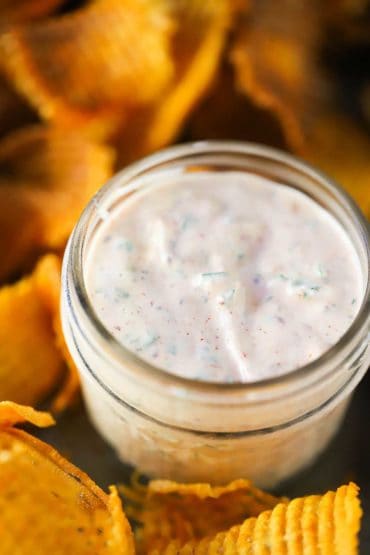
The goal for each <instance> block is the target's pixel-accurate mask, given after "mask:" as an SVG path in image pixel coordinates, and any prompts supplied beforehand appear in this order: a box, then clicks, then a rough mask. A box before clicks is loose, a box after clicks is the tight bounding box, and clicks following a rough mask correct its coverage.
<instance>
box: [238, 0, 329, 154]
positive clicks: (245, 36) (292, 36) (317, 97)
mask: <svg viewBox="0 0 370 555" xmlns="http://www.w3.org/2000/svg"><path fill="white" fill-rule="evenodd" d="M318 15H319V14H318V12H317V10H316V9H315V6H314V3H310V2H290V1H289V0H278V1H275V2H270V1H269V0H258V1H257V2H254V4H253V9H252V10H251V14H250V17H248V18H245V19H244V20H241V23H240V26H239V28H238V30H237V32H236V38H235V42H234V44H233V46H232V49H231V54H230V59H231V62H232V64H233V65H234V68H235V73H236V83H237V86H238V87H239V89H240V90H241V91H242V92H243V93H245V94H246V95H247V96H248V97H249V98H250V99H251V101H252V102H254V103H255V104H256V105H257V106H260V107H262V108H266V109H269V110H271V112H272V113H273V114H275V115H276V117H277V118H278V120H279V121H280V124H281V126H282V129H283V131H284V133H285V136H286V139H287V142H288V143H289V144H290V146H291V147H292V148H293V149H294V150H296V151H300V150H301V149H302V146H303V144H304V141H305V128H306V126H307V125H308V124H309V120H310V118H311V117H312V116H314V115H315V113H314V111H315V110H316V109H317V107H320V109H321V106H322V104H323V103H324V101H325V100H326V95H327V94H328V91H327V85H326V83H325V82H324V79H323V76H322V75H321V74H320V72H319V69H318V67H317V62H316V57H317V50H318V46H319V44H320V36H319V32H320V24H319V19H318Z"/></svg>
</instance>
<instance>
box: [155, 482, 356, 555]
mask: <svg viewBox="0 0 370 555" xmlns="http://www.w3.org/2000/svg"><path fill="white" fill-rule="evenodd" d="M361 514H362V511H361V508H360V501H359V498H358V487H357V486H356V485H355V484H352V483H351V484H349V485H348V486H341V487H340V488H338V489H337V491H336V492H332V491H329V492H328V493H325V494H324V495H310V496H308V497H303V498H298V499H294V500H293V501H291V502H290V503H281V504H278V505H276V506H275V508H274V509H273V510H271V511H265V512H263V513H261V514H260V515H259V516H258V517H257V518H249V519H247V520H245V522H243V524H242V525H241V526H234V527H233V528H231V529H230V530H228V531H224V532H221V533H219V534H216V535H214V536H209V537H208V538H203V539H201V540H193V541H190V542H187V543H186V544H183V543H182V542H181V541H180V540H174V541H173V542H171V543H170V544H168V545H167V547H166V548H162V547H160V548H156V547H154V548H153V549H151V550H150V551H149V553H150V555H174V554H176V555H190V554H191V555H198V554H199V555H206V554H209V555H213V554H214V555H216V554H217V555H220V554H223V553H224V554H229V553H230V554H231V553H232V554H234V555H239V554H240V555H256V554H261V555H269V554H271V555H274V554H278V553H281V554H283V553H292V554H294V555H306V554H308V553H310V555H321V554H322V555H323V554H325V555H342V554H343V555H356V554H357V553H358V532H359V529H360V520H361ZM205 518H207V517H206V516H205Z"/></svg>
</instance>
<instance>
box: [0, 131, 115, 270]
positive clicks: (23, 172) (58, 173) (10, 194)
mask: <svg viewBox="0 0 370 555" xmlns="http://www.w3.org/2000/svg"><path fill="white" fill-rule="evenodd" d="M112 164H113V154H112V152H111V150H110V149H109V148H108V147H104V146H102V145H99V144H95V143H92V142H90V141H87V140H86V139H84V138H82V137H80V136H79V135H78V134H76V133H73V132H70V133H65V132H63V131H61V130H55V129H47V128H44V127H42V126H35V127H29V128H24V129H21V130H19V131H16V132H14V133H12V134H11V135H9V136H8V137H7V138H5V139H4V140H3V141H1V142H0V206H1V207H4V208H5V209H4V210H3V211H2V214H1V217H0V252H1V260H0V280H1V279H4V278H5V277H7V276H8V275H9V274H11V273H12V272H14V271H15V270H18V269H19V268H20V267H24V262H25V259H26V258H27V257H29V256H30V255H32V253H33V252H34V251H37V250H40V249H42V248H44V249H45V248H49V247H51V248H57V247H61V246H63V245H64V243H65V241H66V239H67V238H68V235H69V233H70V232H71V230H72V228H73V226H74V224H75V222H76V220H77V218H78V216H79V214H80V212H81V210H82V209H83V208H84V206H85V204H86V203H87V202H88V200H90V198H91V197H92V196H93V194H94V193H95V192H96V190H97V189H98V188H99V187H100V186H101V185H103V184H104V182H105V181H106V180H107V179H108V177H109V176H110V175H111V172H112ZM10 245H11V248H10Z"/></svg>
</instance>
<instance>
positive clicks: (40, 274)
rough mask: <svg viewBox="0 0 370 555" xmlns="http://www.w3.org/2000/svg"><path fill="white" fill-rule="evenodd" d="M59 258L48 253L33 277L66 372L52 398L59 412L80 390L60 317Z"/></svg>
mask: <svg viewBox="0 0 370 555" xmlns="http://www.w3.org/2000/svg"><path fill="white" fill-rule="evenodd" d="M60 274H61V260H60V258H59V257H58V256H57V255H54V254H49V255H47V256H45V257H44V258H43V259H42V260H41V261H40V262H39V264H38V266H37V268H36V272H35V279H36V283H37V287H38V292H39V294H40V296H41V298H42V299H43V301H44V303H45V306H46V307H47V309H48V311H49V313H50V315H51V318H52V325H53V330H54V333H55V343H56V345H57V347H58V349H59V351H60V353H61V355H62V356H63V358H64V360H65V362H66V364H67V369H68V372H67V374H66V375H65V376H64V379H63V383H62V384H61V387H60V388H59V389H58V392H57V394H56V396H55V398H54V400H53V403H52V409H53V411H54V412H61V411H63V410H64V409H65V408H67V407H68V406H69V405H71V404H73V403H74V401H75V400H76V398H77V394H78V392H79V390H80V380H79V377H78V372H77V369H76V366H75V364H74V361H73V359H72V357H71V355H70V353H69V351H68V348H67V345H66V342H65V339H64V336H63V331H62V323H61V319H60V307H59V300H60V287H61V280H60Z"/></svg>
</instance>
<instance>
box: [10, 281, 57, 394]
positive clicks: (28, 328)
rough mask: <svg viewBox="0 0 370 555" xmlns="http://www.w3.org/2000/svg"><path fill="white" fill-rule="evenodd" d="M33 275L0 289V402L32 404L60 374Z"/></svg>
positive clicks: (54, 382) (49, 330) (46, 392)
mask: <svg viewBox="0 0 370 555" xmlns="http://www.w3.org/2000/svg"><path fill="white" fill-rule="evenodd" d="M63 368H64V366H63V359H62V356H61V354H60V352H59V350H58V349H57V347H56V345H55V336H54V333H53V329H52V318H51V316H50V314H49V312H48V310H47V309H46V307H45V304H44V302H43V300H42V299H41V297H40V295H39V292H38V286H37V281H36V279H35V274H33V275H31V276H29V277H26V278H24V279H22V280H21V281H19V282H18V283H16V284H15V285H10V286H7V287H3V288H1V289H0V400H8V399H9V400H12V401H16V402H19V403H29V404H34V403H35V402H37V401H40V400H41V399H43V398H44V397H45V396H46V395H47V394H48V393H50V391H51V390H52V389H53V388H54V387H55V385H56V383H57V382H58V380H59V379H60V378H61V375H62V372H63Z"/></svg>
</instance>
